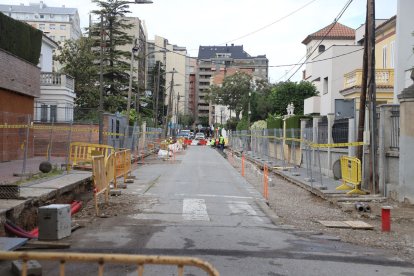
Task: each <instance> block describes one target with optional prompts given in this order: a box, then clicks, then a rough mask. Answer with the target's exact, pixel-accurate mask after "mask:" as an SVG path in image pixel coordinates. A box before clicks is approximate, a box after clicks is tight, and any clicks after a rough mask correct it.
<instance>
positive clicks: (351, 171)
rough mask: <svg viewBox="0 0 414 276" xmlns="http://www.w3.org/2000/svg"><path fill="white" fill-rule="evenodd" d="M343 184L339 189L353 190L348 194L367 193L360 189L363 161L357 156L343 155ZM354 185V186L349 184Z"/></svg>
mask: <svg viewBox="0 0 414 276" xmlns="http://www.w3.org/2000/svg"><path fill="white" fill-rule="evenodd" d="M341 173H342V184H341V185H340V186H338V187H337V188H336V189H337V190H345V191H346V190H351V191H349V192H347V194H360V195H363V194H365V192H364V191H361V190H360V189H359V186H360V185H361V161H360V160H359V159H358V158H356V157H350V156H341ZM348 184H350V185H353V187H351V186H349V185H348Z"/></svg>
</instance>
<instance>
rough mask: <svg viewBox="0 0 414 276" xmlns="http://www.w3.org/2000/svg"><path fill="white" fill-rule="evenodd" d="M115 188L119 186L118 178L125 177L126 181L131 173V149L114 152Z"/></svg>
mask: <svg viewBox="0 0 414 276" xmlns="http://www.w3.org/2000/svg"><path fill="white" fill-rule="evenodd" d="M114 163H115V164H114V188H117V178H118V177H123V178H124V183H125V182H126V180H127V177H128V174H130V173H131V151H130V150H121V151H117V152H115V153H114Z"/></svg>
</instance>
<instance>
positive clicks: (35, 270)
mask: <svg viewBox="0 0 414 276" xmlns="http://www.w3.org/2000/svg"><path fill="white" fill-rule="evenodd" d="M11 270H12V273H13V275H16V276H20V275H23V274H22V272H23V261H20V260H17V261H13V262H12V267H11ZM26 275H31V276H41V275H42V266H41V265H40V263H39V262H38V261H35V260H30V261H28V262H27V268H26Z"/></svg>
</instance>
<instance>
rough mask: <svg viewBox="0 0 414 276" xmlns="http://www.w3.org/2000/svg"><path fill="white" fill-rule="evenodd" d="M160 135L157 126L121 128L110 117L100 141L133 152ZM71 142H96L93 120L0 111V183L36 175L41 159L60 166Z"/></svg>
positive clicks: (142, 149) (66, 155)
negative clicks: (41, 118) (57, 119)
mask: <svg viewBox="0 0 414 276" xmlns="http://www.w3.org/2000/svg"><path fill="white" fill-rule="evenodd" d="M115 119H116V118H115ZM112 121H114V125H115V127H112V126H111V123H110V122H112ZM107 122H109V123H107ZM160 137H161V129H154V128H145V129H143V128H142V127H139V126H137V125H135V126H131V127H129V128H125V127H124V128H123V127H121V125H120V124H119V123H118V122H117V120H114V119H113V118H107V119H106V120H105V123H104V133H103V144H106V145H110V146H114V145H116V147H115V148H128V149H131V152H132V154H133V155H137V154H138V151H141V153H142V152H143V151H144V150H147V149H148V146H149V145H150V144H152V145H153V147H154V143H155V142H156V141H159V139H160ZM72 142H83V143H92V144H98V142H99V125H98V124H97V123H94V122H93V121H89V122H86V121H80V122H77V121H69V122H62V121H61V122H54V121H53V120H52V121H46V122H41V121H38V120H35V118H34V116H31V115H24V114H16V113H10V112H0V184H2V187H5V186H4V185H9V184H12V183H19V182H21V181H22V180H27V178H32V177H37V176H38V174H39V168H40V165H41V164H42V163H43V162H45V161H47V162H48V163H50V164H51V166H52V171H53V172H56V173H58V172H59V170H64V169H65V168H66V166H65V165H66V164H68V162H69V148H70V144H71V143H72ZM0 193H1V191H0ZM13 193H14V192H12V194H13Z"/></svg>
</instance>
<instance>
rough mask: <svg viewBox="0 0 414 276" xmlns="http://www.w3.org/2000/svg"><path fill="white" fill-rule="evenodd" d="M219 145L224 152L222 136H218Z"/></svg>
mask: <svg viewBox="0 0 414 276" xmlns="http://www.w3.org/2000/svg"><path fill="white" fill-rule="evenodd" d="M219 144H220V149H221V150H222V151H224V136H223V135H222V134H220V138H219Z"/></svg>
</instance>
